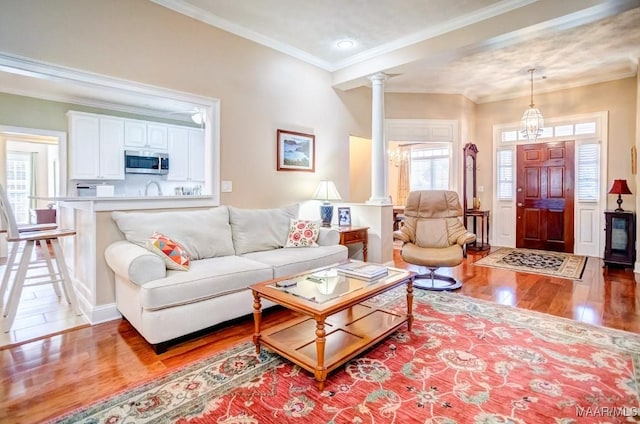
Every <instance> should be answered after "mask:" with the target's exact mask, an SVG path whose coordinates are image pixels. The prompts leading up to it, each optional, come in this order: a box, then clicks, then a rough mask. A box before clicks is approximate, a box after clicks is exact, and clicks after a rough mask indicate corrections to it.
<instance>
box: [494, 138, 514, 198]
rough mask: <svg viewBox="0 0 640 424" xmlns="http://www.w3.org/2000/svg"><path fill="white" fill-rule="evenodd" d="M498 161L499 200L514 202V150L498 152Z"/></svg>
mask: <svg viewBox="0 0 640 424" xmlns="http://www.w3.org/2000/svg"><path fill="white" fill-rule="evenodd" d="M496 159H497V160H496V162H497V171H498V181H497V186H498V190H497V196H498V200H513V184H514V181H513V175H514V170H513V166H514V160H513V149H500V150H498V152H497V158H496Z"/></svg>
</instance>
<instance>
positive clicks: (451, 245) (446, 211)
mask: <svg viewBox="0 0 640 424" xmlns="http://www.w3.org/2000/svg"><path fill="white" fill-rule="evenodd" d="M404 216H405V218H404V226H403V227H402V228H401V229H400V230H398V231H395V232H394V233H393V235H394V239H398V240H402V242H403V244H402V253H401V255H402V259H403V260H404V261H405V262H407V263H410V264H414V265H419V266H424V267H427V268H428V269H429V273H428V274H422V275H418V276H417V277H416V278H429V279H430V280H431V281H430V284H424V283H422V282H419V281H418V280H416V281H415V282H414V287H418V288H423V289H427V290H455V289H458V288H460V287H461V286H462V282H461V281H459V280H456V279H455V278H453V277H449V276H446V275H439V274H436V273H435V271H436V269H438V268H440V267H454V266H457V265H460V264H461V263H462V260H463V258H464V257H465V256H466V245H467V243H472V242H473V241H474V240H475V239H476V236H475V234H472V233H470V232H468V231H467V229H466V228H465V227H464V225H463V224H462V221H461V220H460V217H461V216H463V213H462V207H461V206H460V201H459V200H458V193H456V192H455V191H446V190H424V191H412V192H411V193H409V198H408V199H407V205H406V206H405V208H404Z"/></svg>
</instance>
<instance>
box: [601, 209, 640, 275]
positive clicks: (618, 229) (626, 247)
mask: <svg viewBox="0 0 640 424" xmlns="http://www.w3.org/2000/svg"><path fill="white" fill-rule="evenodd" d="M604 216H605V222H606V225H605V229H604V231H605V237H606V240H605V246H604V264H605V265H606V266H609V265H620V266H625V267H627V266H629V267H632V268H633V266H634V263H635V261H636V217H635V214H634V213H633V212H627V211H623V212H615V211H606V212H605V213H604Z"/></svg>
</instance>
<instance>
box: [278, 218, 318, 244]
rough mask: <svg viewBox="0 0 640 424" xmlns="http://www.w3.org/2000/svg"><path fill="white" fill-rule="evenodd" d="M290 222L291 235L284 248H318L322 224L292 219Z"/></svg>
mask: <svg viewBox="0 0 640 424" xmlns="http://www.w3.org/2000/svg"><path fill="white" fill-rule="evenodd" d="M289 222H290V224H289V235H288V236H287V243H286V244H285V246H284V247H317V246H318V243H316V240H318V234H319V233H320V223H319V222H318V221H307V220H304V219H291V220H290V221H289Z"/></svg>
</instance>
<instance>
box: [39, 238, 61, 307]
mask: <svg viewBox="0 0 640 424" xmlns="http://www.w3.org/2000/svg"><path fill="white" fill-rule="evenodd" d="M40 249H41V250H42V256H44V261H45V262H46V263H47V269H48V270H49V277H50V278H51V281H52V282H53V283H52V284H53V290H54V291H55V292H56V296H58V299H60V298H61V297H62V293H61V292H60V287H58V283H56V280H57V279H58V276H57V273H56V270H55V268H54V267H53V261H52V260H51V255H50V254H49V245H48V244H47V240H40Z"/></svg>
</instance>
